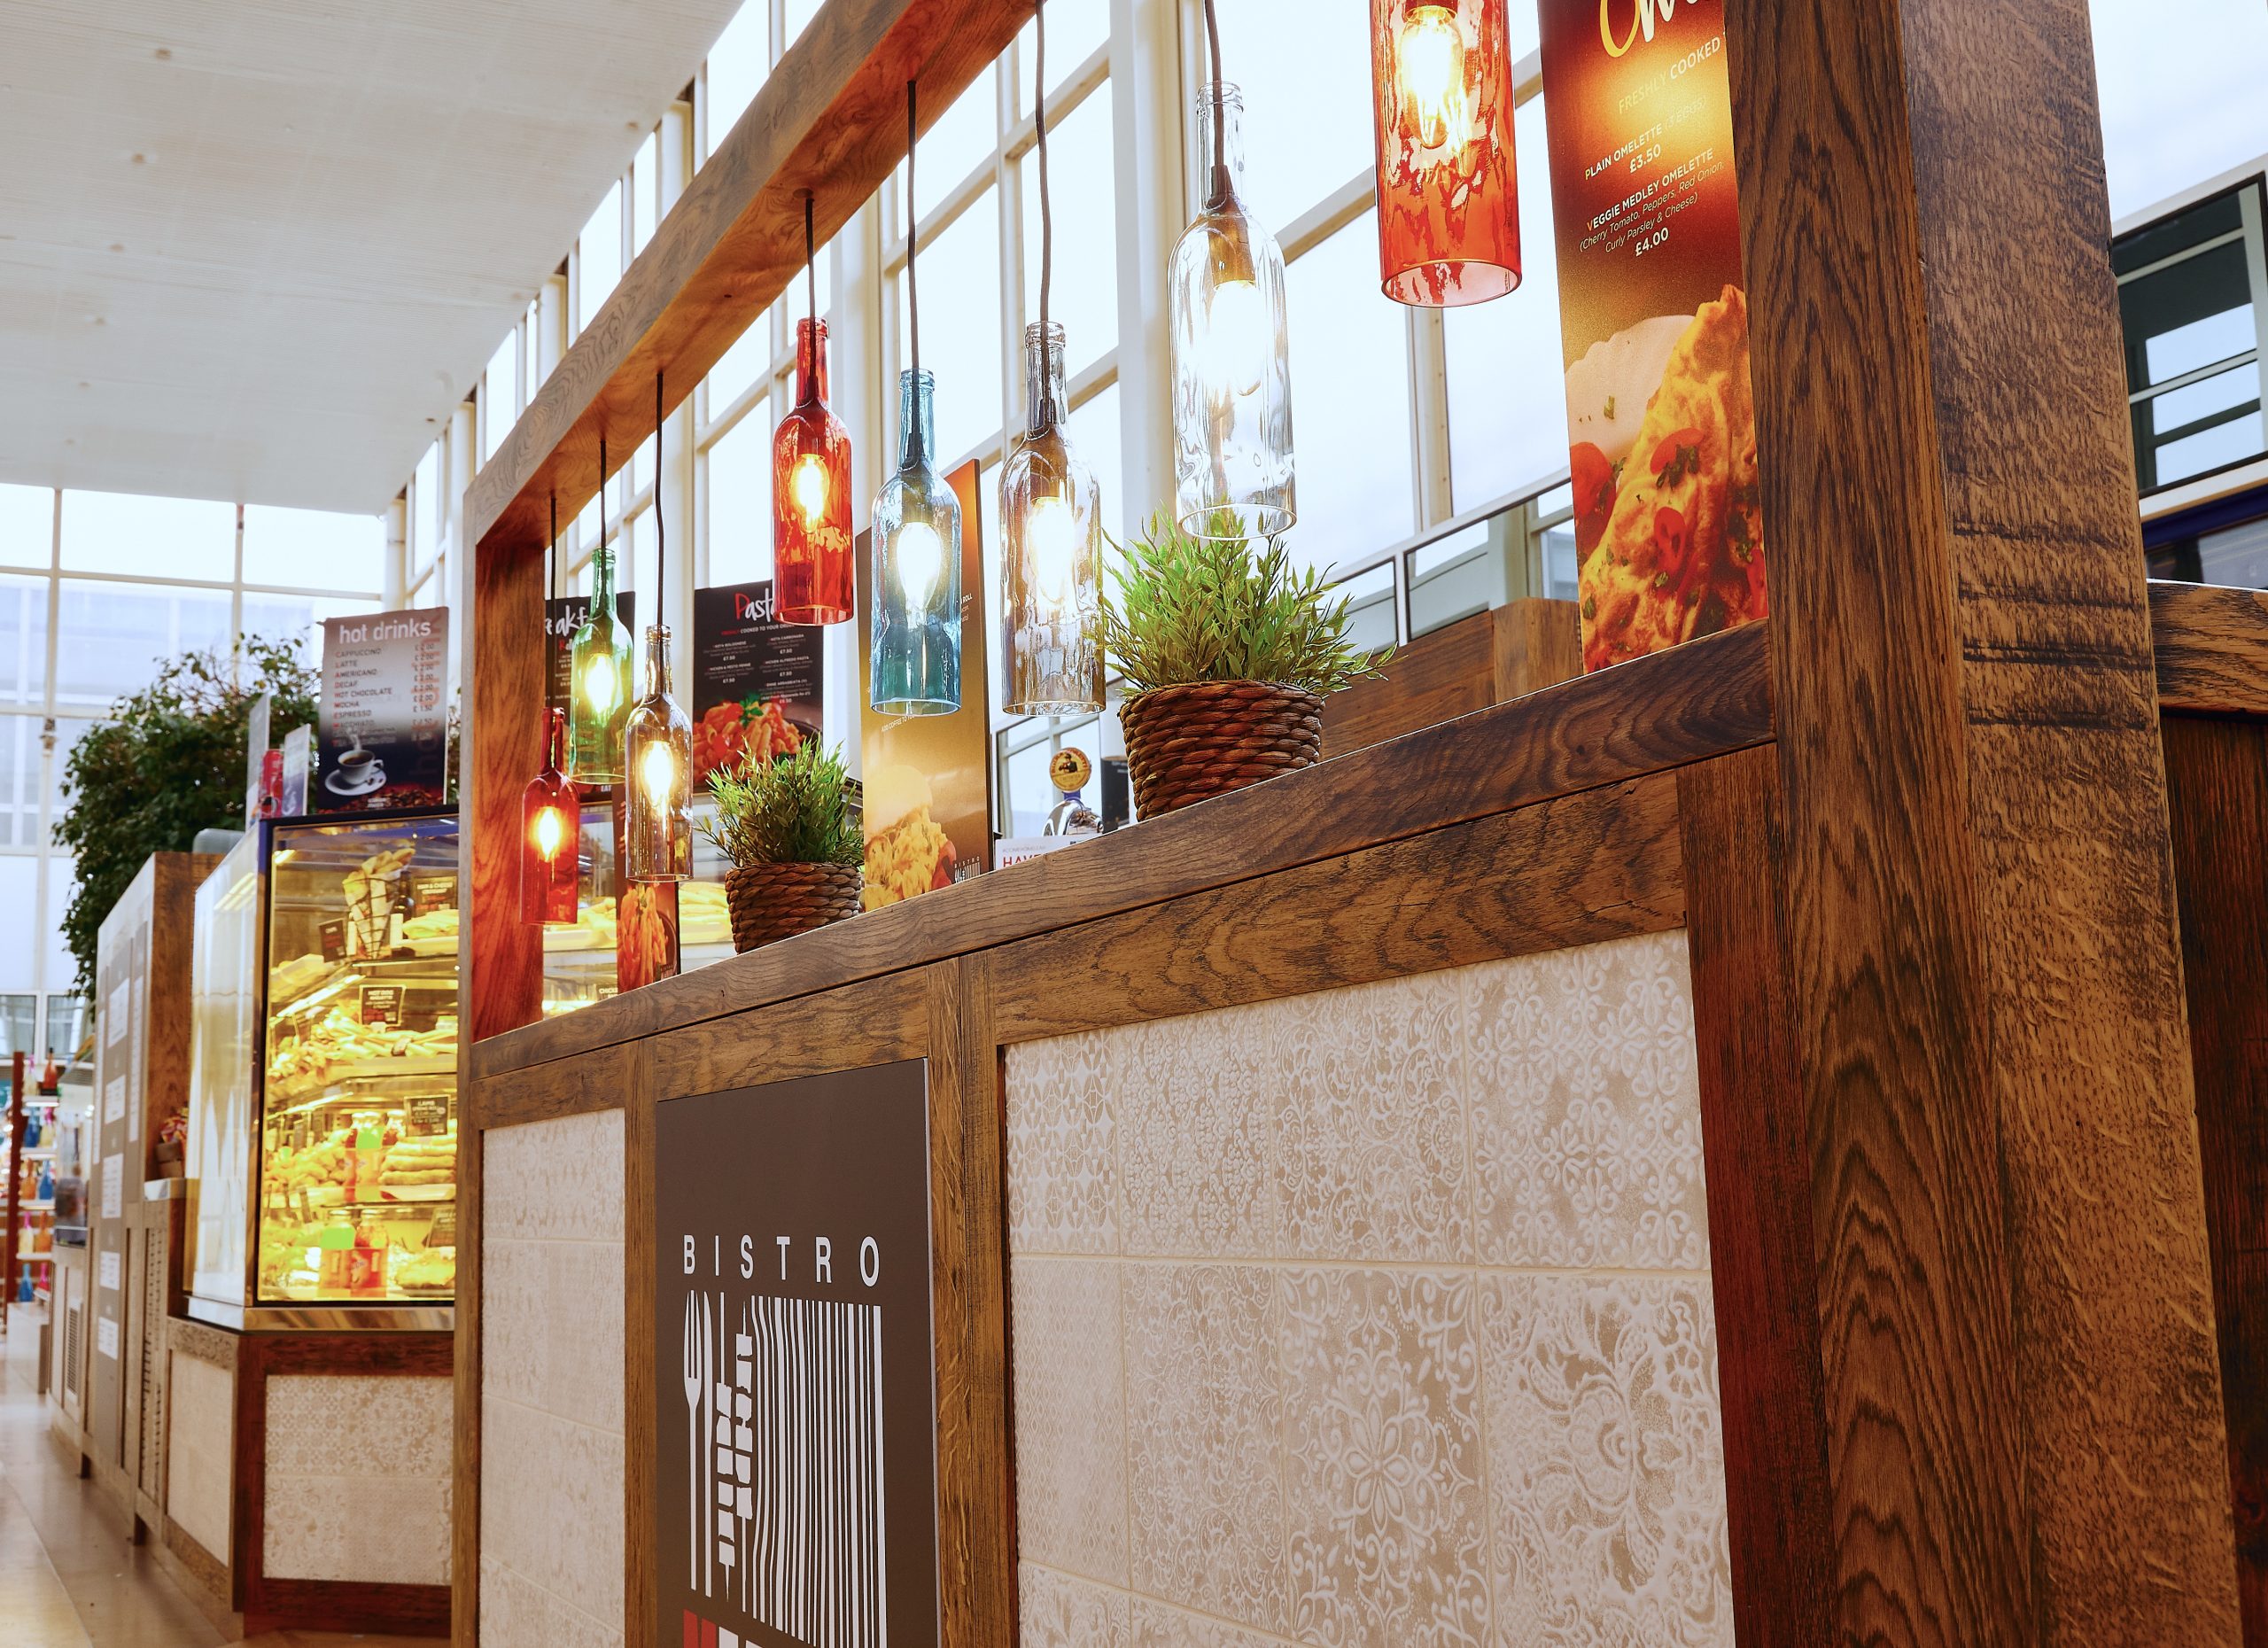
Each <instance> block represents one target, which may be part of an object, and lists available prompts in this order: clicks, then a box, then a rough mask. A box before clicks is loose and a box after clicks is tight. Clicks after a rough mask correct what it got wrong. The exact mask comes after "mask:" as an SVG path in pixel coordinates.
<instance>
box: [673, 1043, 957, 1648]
mask: <svg viewBox="0 0 2268 1648" xmlns="http://www.w3.org/2000/svg"><path fill="white" fill-rule="evenodd" d="M653 1237H654V1259H655V1277H654V1319H653V1322H652V1325H651V1332H652V1333H653V1335H654V1340H653V1343H654V1360H655V1379H654V1381H653V1383H654V1411H653V1413H652V1414H651V1415H650V1416H649V1419H650V1422H651V1425H652V1428H651V1430H649V1432H648V1433H647V1434H649V1435H651V1436H653V1437H655V1438H656V1442H657V1443H658V1448H657V1450H656V1455H655V1470H654V1495H653V1498H652V1501H651V1504H649V1507H648V1509H647V1512H646V1517H647V1525H646V1527H645V1528H642V1529H641V1530H636V1531H635V1532H634V1533H633V1537H643V1538H645V1539H646V1540H647V1541H648V1542H649V1543H648V1549H649V1551H651V1552H652V1553H653V1570H652V1571H653V1574H654V1590H655V1593H656V1616H655V1618H654V1620H653V1621H652V1622H651V1627H652V1635H651V1636H649V1638H648V1640H650V1641H653V1642H658V1643H670V1644H675V1643H678V1642H680V1641H683V1642H686V1643H693V1644H722V1643H724V1642H726V1641H727V1640H728V1639H730V1640H737V1641H738V1642H741V1643H743V1644H775V1643H776V1644H790V1643H809V1644H839V1645H840V1648H852V1645H853V1644H873V1645H874V1648H883V1644H891V1645H893V1648H896V1645H898V1644H935V1643H936V1641H937V1627H938V1621H937V1495H936V1437H937V1429H936V1406H935V1404H934V1399H933V1395H932V1389H933V1386H932V1374H933V1370H934V1367H935V1349H934V1347H935V1335H934V1333H933V1332H932V1330H931V1317H930V1294H929V1282H930V1268H929V1265H930V1257H929V1129H928V1068H927V1066H926V1065H925V1064H923V1063H922V1062H921V1061H919V1060H915V1061H909V1062H906V1063H901V1064H885V1065H879V1066H876V1067H874V1068H872V1069H863V1070H847V1071H841V1072H836V1073H834V1074H830V1075H826V1076H814V1077H804V1078H803V1079H801V1080H797V1081H787V1082H775V1083H773V1084H769V1085H767V1086H763V1087H751V1088H743V1089H741V1090H739V1091H737V1092H721V1093H706V1094H702V1095H700V1096H698V1097H693V1098H681V1099H669V1100H664V1101H663V1102H661V1103H660V1104H658V1105H656V1107H655V1109H654V1225H653Z"/></svg>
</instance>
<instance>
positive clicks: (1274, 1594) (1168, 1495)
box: [1125, 1264, 1285, 1630]
mask: <svg viewBox="0 0 2268 1648" xmlns="http://www.w3.org/2000/svg"><path fill="white" fill-rule="evenodd" d="M1125 1274H1126V1288H1125V1311H1126V1383H1127V1390H1126V1403H1127V1417H1126V1434H1127V1481H1128V1487H1129V1489H1130V1496H1129V1497H1130V1507H1129V1509H1130V1519H1131V1530H1132V1547H1133V1548H1132V1551H1131V1552H1130V1557H1131V1567H1132V1576H1133V1588H1134V1589H1135V1590H1138V1591H1140V1592H1143V1593H1145V1594H1146V1595H1148V1596H1152V1597H1167V1598H1170V1599H1172V1600H1175V1601H1178V1602H1185V1603H1187V1604H1188V1605H1190V1606H1192V1607H1195V1608H1198V1609H1201V1610H1202V1611H1203V1612H1205V1613H1213V1614H1218V1615H1221V1616H1223V1617H1224V1618H1228V1619H1231V1620H1236V1621H1241V1622H1242V1623H1245V1624H1247V1625H1255V1626H1259V1627H1260V1628H1262V1629H1270V1630H1280V1629H1283V1625H1284V1621H1285V1608H1284V1598H1285V1543H1284V1535H1285V1528H1284V1496H1283V1457H1282V1456H1283V1429H1282V1425H1283V1397H1282V1392H1281V1376H1280V1372H1279V1370H1278V1359H1277V1330H1278V1308H1279V1307H1278V1301H1277V1298H1276V1284H1275V1278H1274V1276H1273V1274H1272V1273H1271V1272H1270V1271H1266V1270H1263V1269H1260V1268H1257V1267H1247V1266H1238V1265H1225V1264H1224V1265H1162V1264H1138V1265H1128V1266H1126V1267H1125Z"/></svg>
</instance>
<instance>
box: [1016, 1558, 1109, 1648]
mask: <svg viewBox="0 0 2268 1648" xmlns="http://www.w3.org/2000/svg"><path fill="white" fill-rule="evenodd" d="M1016 1592H1017V1595H1016V1612H1017V1613H1018V1615H1019V1616H1020V1618H1019V1623H1020V1624H1021V1627H1022V1629H1021V1633H1020V1635H1019V1643H1020V1648H1127V1641H1126V1638H1127V1629H1126V1600H1127V1599H1126V1593H1125V1592H1124V1591H1120V1590H1105V1589H1104V1588H1103V1587H1102V1586H1100V1585H1091V1584H1089V1583H1087V1582H1085V1581H1084V1580H1079V1579H1074V1578H1073V1577H1072V1576H1071V1575H1069V1574H1058V1573H1057V1572H1055V1571H1054V1570H1053V1569H1052V1568H1044V1567H1039V1566H1035V1565H1034V1564H1032V1563H1029V1562H1026V1563H1022V1564H1021V1565H1019V1566H1018V1568H1017V1571H1016Z"/></svg>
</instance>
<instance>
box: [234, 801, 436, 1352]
mask: <svg viewBox="0 0 2268 1648" xmlns="http://www.w3.org/2000/svg"><path fill="white" fill-rule="evenodd" d="M459 841H460V838H459V834H458V827H457V820H456V815H455V813H454V812H431V813H416V814H394V815H391V816H388V817H386V818H384V819H356V820H352V821H339V822H328V821H317V820H307V821H302V822H290V823H272V824H264V825H262V826H260V828H259V829H258V830H256V831H255V832H254V833H253V834H252V835H250V836H246V837H245V842H244V843H242V844H240V846H239V847H238V848H237V851H236V852H234V853H232V854H231V855H230V857H229V861H228V862H227V863H224V864H223V866H222V867H221V869H220V870H219V871H216V872H215V873H214V883H217V884H220V889H221V890H220V891H219V892H218V893H217V894H216V896H215V897H214V900H213V903H214V905H215V906H216V908H215V910H214V914H215V915H216V916H221V915H223V914H231V915H233V916H234V917H235V918H236V928H235V930H234V932H233V934H231V933H230V932H228V931H217V932H215V933H214V934H213V935H209V936H208V935H207V934H206V932H204V931H203V930H201V929H202V921H203V918H204V915H205V909H204V905H205V903H206V900H205V899H204V898H202V897H200V900H199V918H200V931H199V934H198V962H199V963H200V967H199V968H198V977H197V980H196V983H195V990H196V993H197V998H198V999H197V1007H196V1019H197V1025H198V1035H199V1038H200V1046H199V1047H198V1051H197V1053H196V1065H197V1069H198V1075H199V1078H200V1079H199V1087H198V1092H197V1093H196V1095H195V1097H194V1099H193V1100H192V1109H193V1110H201V1111H202V1114H197V1115H192V1116H191V1120H190V1132H191V1138H192V1143H193V1146H194V1147H195V1148H196V1151H197V1154H198V1156H199V1158H200V1160H209V1161H210V1162H212V1163H213V1165H214V1168H215V1169H216V1170H218V1171H217V1172H216V1173H214V1175H212V1176H210V1177H208V1176H207V1175H206V1174H204V1173H201V1172H200V1173H198V1180H199V1182H198V1201H199V1207H198V1220H197V1224H198V1237H199V1240H198V1257H197V1261H196V1263H195V1268H194V1271H193V1276H194V1284H193V1290H192V1299H191V1301H190V1313H191V1314H192V1315H198V1316H203V1317H205V1318H207V1319H211V1320H215V1321H220V1322H221V1323H222V1324H223V1325H229V1326H240V1327H252V1326H256V1325H286V1324H289V1325H307V1326H316V1325H353V1326H357V1327H374V1326H395V1327H443V1326H447V1325H449V1322H450V1319H451V1314H450V1312H448V1311H447V1310H446V1309H444V1308H445V1307H448V1306H450V1305H451V1304H452V1303H453V1302H454V1294H455V1285H456V1142H457V1110H456V1092H457V1024H458V1000H457V982H458V981H457V920H458V909H459V891H460V889H459V874H460V848H459ZM240 856H241V857H243V858H244V859H245V862H242V863H239V862H238V860H239V858H240ZM246 888H249V889H250V890H251V891H250V896H248V897H247V896H246V894H245V891H244V890H245V889H246ZM207 890H208V891H209V890H213V888H212V887H210V886H208V889H207ZM221 906H229V908H228V909H226V910H225V911H224V909H223V908H221ZM221 952H227V955H228V956H232V955H236V954H246V955H249V956H251V957H252V958H255V959H256V962H255V966H254V967H253V968H252V973H253V976H252V979H251V981H250V991H249V994H250V997H251V1000H250V1001H249V1002H246V1001H245V1000H243V999H239V998H237V995H236V994H235V993H234V992H236V991H242V990H243V989H244V981H242V980H241V979H233V980H232V979H228V978H225V977H222V976H221V974H223V973H225V972H226V971H227V970H228V969H227V968H225V967H222V966H221V965H219V964H220V963H221V962H222V961H223V960H226V959H227V956H224V955H223V954H222V953H221ZM208 956H209V958H210V959H211V960H213V961H214V963H215V965H214V967H213V968H206V967H204V966H203V965H201V964H203V963H205V962H206V960H208ZM208 974H209V975H210V976H208ZM247 1007H250V1009H251V1010H250V1012H247V1011H246V1008H247ZM246 1018H249V1019H251V1021H252V1025H251V1027H252V1028H255V1029H256V1033H255V1034H254V1035H252V1036H250V1037H242V1036H241V1035H240V1033H239V1030H238V1027H239V1026H242V1025H244V1022H245V1019H246ZM208 1030H209V1031H210V1033H211V1035H212V1037H213V1038H214V1040H215V1041H216V1042H217V1041H219V1040H220V1039H221V1038H227V1039H229V1040H232V1041H234V1042H235V1043H236V1046H237V1047H241V1048H243V1049H245V1050H246V1051H248V1052H252V1053H255V1055H256V1056H255V1057H254V1058H253V1059H252V1060H251V1061H249V1064H250V1068H248V1069H247V1068H243V1064H242V1063H240V1061H242V1059H243V1055H242V1054H241V1053H236V1052H234V1051H233V1050H232V1049H229V1048H227V1047H223V1046H213V1047H210V1048H207V1047H206V1046H204V1045H203V1042H204V1039H205V1038H206V1034H207V1032H208ZM208 1072H209V1073H211V1074H212V1075H213V1076H214V1077H218V1078H219V1079H217V1080H214V1081H212V1082H210V1083H207V1082H206V1080H205V1079H204V1078H205V1077H206V1075H207V1073H208ZM208 1100H210V1102H208ZM239 1134H240V1135H241V1138H238V1137H237V1135H239ZM192 1171H196V1169H195V1168H194V1167H193V1168H192ZM216 1197H217V1198H219V1200H220V1202H221V1205H219V1206H215V1205H214V1199H215V1198H216ZM232 1221H235V1227H234V1228H233V1229H231V1228H229V1226H230V1224H231V1222H232ZM200 1306H202V1307H203V1308H200ZM310 1307H313V1308H314V1309H313V1310H310ZM363 1307H370V1308H372V1309H370V1310H368V1311H367V1312H366V1311H365V1310H363V1309H362V1308H363ZM339 1310H345V1311H346V1312H347V1314H346V1315H343V1316H334V1315H333V1314H332V1313H333V1312H334V1311H339Z"/></svg>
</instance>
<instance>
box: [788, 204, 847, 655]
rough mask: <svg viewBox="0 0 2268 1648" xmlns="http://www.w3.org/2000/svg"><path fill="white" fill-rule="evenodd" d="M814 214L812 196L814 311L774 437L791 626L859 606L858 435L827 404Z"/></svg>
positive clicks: (801, 336) (809, 291) (808, 241)
mask: <svg viewBox="0 0 2268 1648" xmlns="http://www.w3.org/2000/svg"><path fill="white" fill-rule="evenodd" d="M812 209H813V201H812V197H811V195H809V194H808V193H807V194H805V195H804V292H805V295H806V301H807V303H808V305H809V307H810V311H811V312H810V314H809V315H806V316H805V317H804V319H802V320H800V321H797V322H796V404H795V405H794V406H793V407H791V408H788V415H787V416H785V417H783V418H781V420H780V427H779V428H778V429H777V430H775V431H773V436H772V595H773V617H775V618H778V619H779V620H780V621H781V623H783V624H840V623H843V621H844V620H846V619H848V618H850V615H851V611H852V609H853V607H854V605H855V602H854V600H853V590H852V584H851V579H852V576H853V574H852V571H851V562H852V560H853V558H854V545H853V541H852V534H851V529H850V431H848V430H846V429H844V428H843V420H842V419H841V418H839V417H837V416H835V414H834V412H833V411H832V410H830V409H829V408H828V407H827V323H826V322H825V321H823V320H821V319H819V274H818V269H819V253H818V246H817V243H816V240H815V238H814V237H813V235H812Z"/></svg>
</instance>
